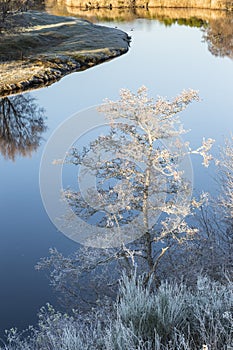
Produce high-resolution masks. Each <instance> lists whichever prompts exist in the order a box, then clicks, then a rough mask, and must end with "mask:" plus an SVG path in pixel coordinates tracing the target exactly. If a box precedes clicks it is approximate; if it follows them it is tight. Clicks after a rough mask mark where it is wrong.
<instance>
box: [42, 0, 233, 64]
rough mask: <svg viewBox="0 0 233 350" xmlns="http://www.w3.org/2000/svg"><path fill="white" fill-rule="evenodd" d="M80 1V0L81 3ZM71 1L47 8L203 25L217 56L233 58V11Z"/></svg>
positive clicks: (105, 18) (107, 18) (51, 1)
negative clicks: (97, 5) (87, 5)
mask: <svg viewBox="0 0 233 350" xmlns="http://www.w3.org/2000/svg"><path fill="white" fill-rule="evenodd" d="M79 3H80V2H77V4H78V5H79ZM78 5H77V6H75V0H74V1H72V2H71V3H70V2H68V1H67V2H66V1H57V0H46V1H45V8H46V11H48V12H50V13H52V14H54V15H60V16H61V15H63V16H76V17H82V18H85V19H87V20H89V21H92V22H106V23H107V22H133V21H134V20H136V19H139V18H143V19H150V20H156V21H159V22H160V23H161V24H163V25H165V26H172V25H174V24H176V25H185V26H189V27H196V28H200V29H201V30H202V31H203V39H204V41H205V42H206V43H207V45H208V49H209V51H210V52H211V53H212V54H213V55H214V56H221V57H225V56H226V57H229V58H232V57H233V40H232V39H233V14H232V13H230V12H225V11H220V10H202V9H181V8H178V9H174V8H149V9H145V8H112V9H109V8H99V9H88V8H86V9H85V8H80V6H78Z"/></svg>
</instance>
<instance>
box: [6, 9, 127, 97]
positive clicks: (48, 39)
mask: <svg viewBox="0 0 233 350" xmlns="http://www.w3.org/2000/svg"><path fill="white" fill-rule="evenodd" d="M18 16H21V18H20V20H21V21H22V23H28V24H29V26H28V27H27V28H25V29H24V30H23V32H19V33H11V34H4V35H1V37H0V96H4V95H9V94H12V93H16V92H21V91H25V90H30V89H34V88H37V87H41V86H44V85H50V84H52V83H53V82H55V81H57V80H59V79H60V78H61V77H63V76H64V75H66V74H68V73H71V72H74V71H79V70H84V69H87V68H89V67H91V66H93V65H96V64H99V63H101V62H104V61H106V60H109V59H111V58H114V57H116V56H119V55H122V54H123V53H125V52H127V51H128V48H129V41H130V38H129V37H128V35H127V34H126V33H124V32H123V31H121V30H118V29H115V28H108V27H104V26H99V25H94V24H92V23H90V22H88V21H86V20H82V19H76V18H69V17H61V16H54V15H50V14H46V13H41V12H27V13H23V14H20V15H18Z"/></svg>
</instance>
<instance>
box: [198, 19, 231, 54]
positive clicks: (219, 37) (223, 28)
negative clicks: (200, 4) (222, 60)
mask: <svg viewBox="0 0 233 350" xmlns="http://www.w3.org/2000/svg"><path fill="white" fill-rule="evenodd" d="M204 38H205V40H206V41H207V43H208V49H209V51H210V52H211V53H212V54H213V55H214V56H219V57H230V58H231V59H232V58H233V16H232V15H231V16H228V17H226V18H225V19H224V21H222V20H221V19H216V20H214V21H211V22H210V26H209V27H208V28H207V29H206V31H205V35H204Z"/></svg>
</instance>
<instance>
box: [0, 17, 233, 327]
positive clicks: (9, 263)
mask: <svg viewBox="0 0 233 350" xmlns="http://www.w3.org/2000/svg"><path fill="white" fill-rule="evenodd" d="M108 25H110V26H114V27H115V26H118V27H119V28H121V29H122V30H124V31H126V32H128V34H129V35H131V36H132V42H131V48H130V50H129V52H128V53H127V54H125V55H123V56H121V57H119V58H116V59H114V60H112V61H110V62H106V63H104V64H101V65H98V66H96V67H93V68H91V69H89V70H86V71H83V72H79V73H74V74H71V75H69V76H66V77H64V78H63V79H62V80H61V81H59V82H58V83H55V84H53V85H52V86H50V87H48V88H43V89H40V90H36V91H32V92H30V94H31V95H32V96H33V97H35V98H36V99H37V103H38V105H39V106H41V107H44V108H45V110H46V116H47V120H46V125H47V126H48V130H47V131H46V132H45V133H44V134H43V140H42V142H41V146H40V147H39V148H38V149H37V151H36V152H34V153H33V154H32V156H31V157H27V156H26V157H18V158H17V159H16V160H15V162H12V161H10V160H5V159H3V157H2V156H1V155H0V169H1V170H0V174H1V181H0V218H1V220H0V330H1V332H3V330H4V329H7V328H11V327H13V326H16V327H18V328H19V329H23V328H25V327H26V326H27V325H28V324H33V323H35V321H36V313H37V311H38V310H39V308H40V307H41V306H42V305H44V304H45V303H46V302H48V301H49V302H50V303H52V304H53V305H55V306H56V305H57V303H56V298H55V295H54V294H53V291H52V289H51V288H50V287H49V285H48V280H47V278H46V276H45V273H43V272H37V271H35V270H34V265H35V264H36V262H37V261H38V260H39V259H40V258H41V257H43V256H47V255H48V249H49V248H50V247H56V248H57V249H58V250H61V251H62V252H64V253H65V254H68V253H70V252H72V251H74V250H75V249H76V248H77V247H78V244H77V243H74V242H73V241H71V240H69V239H68V238H66V237H65V236H64V235H63V234H61V233H60V232H58V231H57V229H56V228H55V227H54V225H53V224H52V223H51V222H50V220H49V218H48V216H47V214H46V212H45V209H44V207H43V204H42V201H41V197H40V191H39V180H38V178H39V165H40V159H41V155H42V152H43V149H44V146H45V143H46V141H47V140H48V139H49V137H50V135H51V134H52V132H53V131H54V129H55V128H56V127H57V126H58V125H59V124H60V123H61V122H62V121H64V120H66V119H67V118H68V117H69V116H71V115H72V114H74V113H76V112H77V111H79V110H82V109H85V108H88V107H91V106H94V105H98V104H100V103H102V101H103V99H104V98H106V97H108V98H110V99H116V98H117V97H118V92H119V89H120V88H129V89H131V90H134V91H136V90H137V89H138V88H139V87H140V86H141V85H145V86H147V87H148V89H149V93H150V94H151V96H156V95H160V96H167V97H168V98H172V97H174V96H176V95H177V94H178V93H180V92H181V91H182V90H183V89H185V88H192V89H197V90H199V93H200V97H201V99H202V101H201V102H199V103H196V102H195V103H193V104H192V105H191V106H189V107H188V109H187V110H186V111H185V112H184V114H183V116H182V120H183V122H184V126H185V128H186V129H191V131H190V133H189V134H187V135H185V136H184V138H185V139H188V140H190V141H191V144H192V145H193V147H194V148H195V147H197V146H199V145H200V143H201V141H202V137H203V136H205V137H206V138H207V137H211V138H214V139H215V140H216V145H215V146H214V152H215V153H216V152H217V150H218V146H219V145H222V144H223V141H224V137H226V136H229V134H230V132H232V129H233V121H232V109H233V99H232V95H233V87H232V81H233V61H232V60H230V59H229V58H217V57H214V56H212V55H211V53H210V52H209V51H208V47H207V43H206V42H203V40H202V36H203V33H202V31H201V30H200V29H198V28H189V27H185V26H178V25H173V26H171V27H165V26H164V25H162V24H161V23H158V22H156V21H149V20H144V19H143V20H142V19H141V20H136V21H134V22H133V23H132V22H131V23H108ZM131 29H133V31H131ZM199 164H200V159H196V158H194V159H193V168H194V188H195V191H196V192H198V191H202V190H204V191H213V185H214V181H213V180H212V177H213V176H214V167H213V166H211V167H210V168H208V169H202V168H201V167H200V165H199Z"/></svg>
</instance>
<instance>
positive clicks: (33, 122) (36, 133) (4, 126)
mask: <svg viewBox="0 0 233 350" xmlns="http://www.w3.org/2000/svg"><path fill="white" fill-rule="evenodd" d="M44 119H45V113H44V110H43V109H42V108H40V107H39V106H38V105H37V104H36V102H35V98H33V97H32V96H31V95H30V94H24V95H16V96H13V97H4V98H2V99H0V153H1V154H2V155H3V157H4V158H6V159H11V160H15V158H16V157H17V156H30V155H31V154H32V152H34V151H35V150H36V149H37V148H38V147H39V145H40V142H41V140H42V134H43V132H45V130H46V126H45V123H44Z"/></svg>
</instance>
